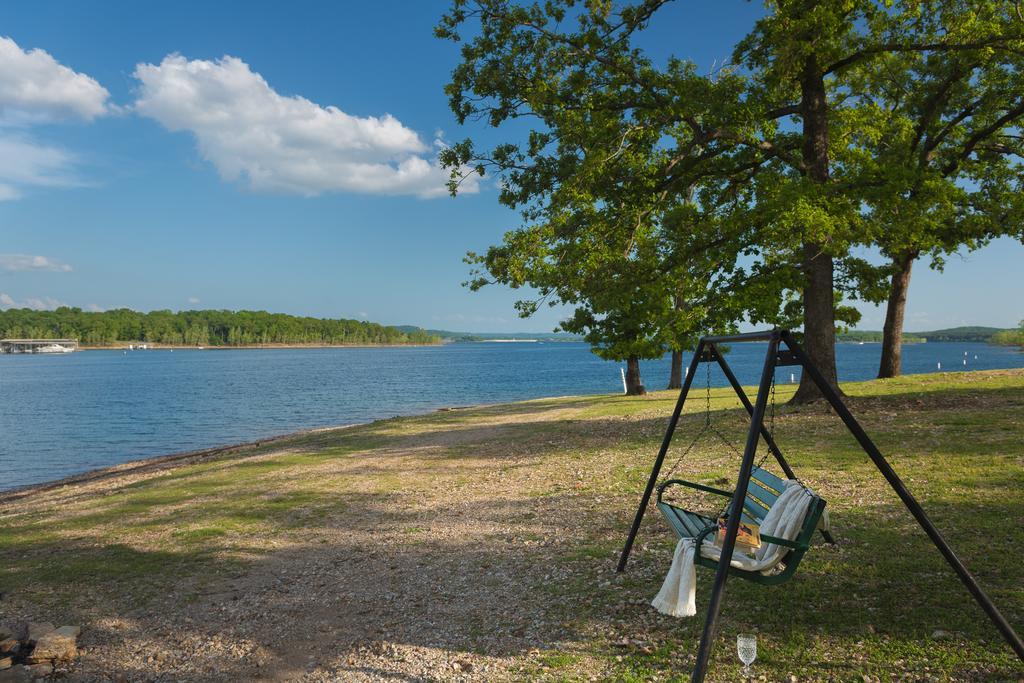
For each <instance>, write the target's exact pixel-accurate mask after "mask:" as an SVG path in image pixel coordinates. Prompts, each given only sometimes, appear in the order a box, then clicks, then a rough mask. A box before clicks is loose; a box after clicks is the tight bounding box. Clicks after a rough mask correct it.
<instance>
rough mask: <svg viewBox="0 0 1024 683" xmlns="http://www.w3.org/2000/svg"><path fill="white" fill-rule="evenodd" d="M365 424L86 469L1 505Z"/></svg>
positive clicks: (2, 499)
mask: <svg viewBox="0 0 1024 683" xmlns="http://www.w3.org/2000/svg"><path fill="white" fill-rule="evenodd" d="M365 424H367V423H365V422H356V423H353V424H346V425H333V426H330V427H313V428H312V429H300V430H298V431H294V432H287V433H285V434H275V435H273V436H268V437H266V438H263V439H254V440H252V441H240V442H237V443H230V444H223V445H220V446H211V447H209V448H200V449H198V450H194V451H179V452H177V453H169V454H163V455H152V456H147V457H144V458H136V459H134V460H128V461H126V462H122V463H118V464H116V465H109V466H107V467H99V468H95V469H90V470H86V471H85V472H80V473H78V474H72V475H69V476H67V477H61V478H60V479H48V480H45V481H41V482H38V483H35V484H25V485H23V486H16V487H14V488H12V489H3V490H0V505H3V504H7V503H11V502H14V501H16V500H18V499H19V498H24V497H25V496H28V495H31V494H34V493H40V492H43V491H52V490H53V489H58V488H61V487H64V486H69V485H72V484H85V483H89V482H93V481H100V480H103V479H109V478H111V477H120V476H124V475H126V474H144V473H148V472H156V471H161V470H168V469H173V468H177V467H182V466H184V465H191V464H194V463H198V462H203V461H205V460H209V459H211V458H215V457H217V456H221V455H230V454H233V453H237V452H238V451H241V450H245V449H250V448H261V447H263V446H279V445H281V444H283V443H285V442H289V441H293V440H295V439H298V438H301V437H303V436H309V435H310V434H320V433H324V432H334V431H340V430H343V429H352V428H353V427H360V426H363V425H365Z"/></svg>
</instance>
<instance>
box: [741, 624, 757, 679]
mask: <svg viewBox="0 0 1024 683" xmlns="http://www.w3.org/2000/svg"><path fill="white" fill-rule="evenodd" d="M736 653H737V654H738V655H739V656H740V661H741V662H743V675H744V676H750V675H751V674H752V673H753V672H752V671H751V670H750V665H751V664H753V663H754V660H755V659H757V636H755V635H753V634H751V633H741V634H739V635H738V636H736Z"/></svg>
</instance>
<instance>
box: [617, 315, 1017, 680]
mask: <svg viewBox="0 0 1024 683" xmlns="http://www.w3.org/2000/svg"><path fill="white" fill-rule="evenodd" d="M753 341H766V342H768V350H767V353H766V355H765V360H764V367H763V368H762V372H761V381H760V384H759V385H758V389H757V397H756V399H755V402H754V403H753V404H751V403H750V399H749V398H748V397H747V395H746V393H745V392H744V391H743V387H742V386H741V385H740V383H739V382H738V381H737V380H736V376H735V375H734V374H733V372H732V369H731V368H730V367H729V364H728V363H727V362H726V361H725V358H723V357H722V355H721V354H720V353H719V352H718V348H717V345H719V344H731V343H739V342H753ZM783 346H785V348H783ZM713 362H716V363H718V365H719V367H720V368H721V369H722V372H723V373H725V377H726V379H727V380H728V381H729V384H730V385H731V386H732V388H733V390H734V391H735V392H736V395H737V396H738V397H739V399H740V402H741V403H742V404H743V407H744V408H745V409H746V410H747V412H748V414H749V415H750V427H749V429H748V432H747V441H746V446H745V448H744V451H743V461H742V464H741V465H740V471H739V476H738V477H737V481H736V487H735V488H734V489H733V493H732V496H733V498H732V503H731V509H733V510H741V509H743V500H744V496H745V495H746V492H747V487H748V486H749V484H750V477H751V472H752V470H753V468H754V455H755V453H756V451H757V446H758V443H759V441H760V439H761V438H764V440H765V442H766V443H767V445H768V449H769V451H770V452H771V454H772V455H773V456H774V457H775V460H776V461H777V462H778V463H779V466H780V467H781V468H782V470H783V471H784V472H785V473H786V476H787V477H789V478H790V479H795V478H796V475H795V474H794V472H793V469H792V468H791V467H790V466H789V463H788V462H786V459H785V457H784V456H783V455H782V451H781V450H779V448H778V446H777V445H776V443H775V441H774V439H773V438H772V434H771V433H769V431H768V430H767V428H766V427H765V424H764V417H765V411H766V409H767V405H768V398H769V392H770V390H771V386H772V382H773V379H774V377H775V369H776V368H778V367H783V366H787V365H799V366H800V367H801V368H802V369H803V371H804V372H806V373H807V374H808V376H809V377H810V378H811V380H812V381H813V382H814V383H815V384H816V385H817V387H818V389H819V390H820V391H821V393H822V395H823V396H824V397H825V400H826V401H828V402H829V404H830V405H831V406H832V409H833V410H835V412H836V414H837V415H838V416H839V418H840V419H841V420H842V421H843V423H844V424H845V425H846V428H847V429H849V431H850V433H851V434H852V435H853V437H854V438H855V439H856V440H857V442H858V443H859V444H860V446H861V448H862V449H863V450H864V452H865V453H866V454H867V456H868V457H869V458H870V459H871V461H872V462H873V463H874V464H875V467H876V468H878V471H879V472H881V474H882V476H883V477H885V480H886V481H887V482H888V483H889V485H890V486H891V487H892V489H893V490H894V491H895V492H896V495H898V496H899V498H900V500H902V501H903V504H904V505H905V506H906V507H907V509H908V510H909V511H910V513H911V514H912V515H913V517H914V519H915V520H917V523H918V524H919V525H920V526H921V528H922V529H924V532H925V533H926V534H927V535H928V538H930V539H931V541H932V543H933V544H935V547H936V548H938V550H939V552H940V553H941V554H942V556H943V557H944V558H945V560H946V562H948V563H949V565H950V566H951V567H952V568H953V571H955V572H956V574H957V576H958V577H960V580H961V581H962V582H963V584H964V585H965V586H966V587H967V590H968V592H970V594H971V596H973V597H974V599H975V601H977V603H978V604H979V605H980V606H981V608H982V609H983V610H984V611H985V613H986V614H987V615H988V617H989V619H991V620H992V623H993V624H995V626H996V628H997V629H998V630H999V632H1000V634H1002V636H1003V638H1004V639H1005V640H1006V642H1007V643H1008V644H1009V645H1010V647H1011V648H1013V650H1014V652H1015V653H1016V654H1017V657H1018V658H1020V660H1021V661H1022V662H1024V641H1021V638H1020V636H1018V635H1017V633H1016V632H1015V631H1014V630H1013V627H1012V626H1010V623H1009V622H1008V621H1006V618H1005V617H1003V615H1002V614H1001V613H1000V612H999V609H998V608H997V607H996V606H995V604H994V603H993V602H992V600H991V599H990V598H989V597H988V595H986V594H985V592H984V591H983V590H982V589H981V586H979V585H978V582H977V581H976V580H975V579H974V577H973V576H972V575H971V573H970V572H969V571H968V570H967V567H965V566H964V564H963V562H961V561H960V558H959V557H957V555H956V553H954V552H953V549H952V548H950V546H949V544H948V543H947V542H946V539H945V538H943V536H942V534H941V533H939V530H938V529H937V528H935V525H934V524H932V521H931V520H930V519H929V518H928V516H927V515H926V514H925V512H924V510H923V509H922V508H921V505H920V503H918V502H917V499H916V498H914V496H913V495H912V494H911V493H910V491H909V490H908V489H907V487H906V486H905V485H904V484H903V481H902V480H901V479H900V478H899V476H898V475H897V474H896V472H895V471H894V470H893V468H892V466H891V465H890V464H889V463H888V461H887V460H886V459H885V457H884V456H883V455H882V453H881V451H879V450H878V447H877V446H875V444H874V442H872V441H871V438H870V437H869V436H868V435H867V432H865V431H864V429H863V427H861V426H860V423H858V422H857V420H856V419H855V418H854V417H853V415H852V414H851V413H850V411H849V409H848V408H847V407H846V404H844V403H843V401H842V398H841V397H840V396H839V394H838V392H836V391H835V389H833V388H832V386H831V385H830V384H829V383H828V382H826V381H825V378H824V377H823V376H822V374H821V371H820V370H818V368H817V367H815V365H814V364H813V363H811V361H810V359H808V357H807V355H806V354H805V353H804V352H803V350H802V349H801V348H800V345H799V344H798V343H797V342H796V340H795V339H794V338H793V335H792V333H790V332H789V331H788V330H768V331H764V332H749V333H746V334H735V335H723V336H710V337H703V338H701V340H700V341H699V342H698V343H697V348H696V350H695V352H694V354H693V359H692V360H691V361H690V366H689V370H688V371H687V373H686V380H685V382H684V383H683V388H682V390H681V391H680V392H679V399H678V400H677V401H676V406H675V409H674V410H673V411H672V417H671V418H670V419H669V423H668V428H667V429H666V430H665V437H664V439H663V440H662V443H661V448H660V450H659V451H658V456H657V458H656V459H655V461H654V466H653V467H652V468H651V475H650V477H649V478H648V480H647V487H646V488H645V489H644V494H643V496H642V497H641V499H640V506H639V508H638V509H637V511H636V517H635V518H634V519H633V526H632V528H630V531H629V536H628V537H627V538H626V544H625V546H624V547H623V549H622V554H621V556H620V557H619V565H618V571H620V572H621V571H624V570H625V568H626V562H627V561H628V560H629V554H630V551H631V550H632V548H633V542H634V541H635V540H636V535H637V532H638V531H639V530H640V523H641V522H642V521H643V518H644V513H645V512H646V511H647V507H648V504H649V503H650V500H651V494H652V493H653V492H654V489H655V485H656V484H657V481H658V475H659V474H660V472H661V467H662V464H663V463H664V461H665V456H666V454H667V453H668V449H669V446H670V445H671V443H672V436H673V434H674V433H675V429H676V425H677V424H678V422H679V416H680V414H681V413H682V412H683V405H684V404H685V403H686V396H687V394H688V393H689V391H690V385H691V384H692V383H693V378H694V376H695V375H696V372H697V366H698V365H699V364H700V363H713ZM739 523H740V515H730V516H729V519H728V524H727V526H726V534H725V539H724V540H723V543H722V550H721V557H720V559H719V562H718V567H717V570H716V574H715V583H714V587H713V588H712V591H711V599H710V601H709V602H708V613H707V618H706V619H705V622H704V632H703V634H702V635H701V640H700V648H699V649H698V651H697V661H696V664H695V665H694V669H693V674H692V676H691V681H694V682H699V681H703V680H704V676H705V675H706V673H707V667H708V660H709V658H710V656H711V646H712V643H713V641H714V635H715V630H716V628H717V625H718V615H719V611H720V610H721V604H722V594H723V593H724V592H725V582H726V579H727V578H728V577H729V574H730V571H729V570H730V565H731V562H732V555H733V549H734V548H735V546H736V535H737V530H738V528H739ZM826 539H827V540H829V541H831V538H829V537H827V536H826Z"/></svg>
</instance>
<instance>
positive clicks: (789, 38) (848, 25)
mask: <svg viewBox="0 0 1024 683" xmlns="http://www.w3.org/2000/svg"><path fill="white" fill-rule="evenodd" d="M666 2H667V0H641V1H640V2H638V3H636V4H635V5H629V6H624V7H623V6H614V5H613V4H612V3H610V2H598V1H594V2H587V3H577V2H573V0H560V1H558V0H549V1H548V2H545V3H535V4H520V3H518V2H513V1H512V0H455V2H454V4H453V6H452V9H451V10H450V11H449V13H448V14H447V15H445V17H444V18H443V19H442V21H441V24H440V25H439V27H438V33H439V35H441V36H442V37H445V38H450V39H453V40H461V38H462V33H464V32H466V31H465V28H464V27H465V25H466V24H467V23H472V25H473V27H472V29H471V30H470V31H469V33H470V34H471V36H472V37H471V38H470V39H469V40H468V41H466V42H465V43H464V45H463V48H462V61H461V62H460V64H459V65H458V66H457V67H456V69H455V71H454V72H453V76H452V81H451V83H450V85H449V86H448V94H449V96H450V98H451V105H452V109H453V111H454V112H455V113H456V115H457V116H458V118H459V120H460V121H466V120H469V119H473V118H480V119H484V120H486V121H487V122H488V123H489V124H490V125H492V126H495V127H499V126H503V125H505V124H508V123H511V122H514V121H516V120H524V121H528V122H530V124H531V128H532V129H533V130H532V132H531V133H530V134H529V138H528V140H527V141H525V142H523V143H522V144H514V143H507V144H502V145H498V146H496V147H495V148H494V149H492V150H478V149H476V148H475V147H474V146H473V144H472V142H469V141H467V142H464V143H461V144H459V145H456V146H455V147H453V148H452V149H451V150H449V151H448V153H447V154H446V155H445V161H446V162H447V163H448V164H449V165H451V166H452V167H454V168H456V169H464V168H466V167H471V168H474V169H476V170H478V171H480V172H483V171H484V170H487V169H490V170H493V171H495V172H497V173H498V174H499V175H501V176H502V195H501V199H502V201H503V202H504V203H506V204H507V205H509V206H512V207H516V208H520V209H522V210H523V215H524V218H525V219H526V220H530V219H532V218H535V217H536V216H537V215H539V214H540V213H543V212H544V211H545V210H547V208H548V202H550V201H551V200H552V198H553V197H554V196H555V194H556V193H557V192H558V191H559V188H561V187H562V186H563V184H567V183H569V184H572V185H573V186H574V187H575V188H576V189H575V190H574V192H575V193H583V194H586V195H588V198H589V199H591V200H592V201H594V202H598V203H601V202H605V201H607V199H606V197H607V193H608V192H609V191H612V192H619V191H620V188H619V184H620V183H622V182H633V180H628V179H624V176H623V175H622V174H619V173H617V172H616V171H615V170H614V169H615V167H616V164H614V163H613V164H612V165H611V168H612V169H613V170H611V171H609V170H608V169H609V165H608V163H607V162H608V161H609V160H612V161H616V160H618V159H620V158H621V157H622V156H626V155H634V156H635V157H643V158H644V159H645V160H646V161H645V163H647V164H648V167H649V172H650V173H651V174H653V177H649V176H647V177H645V178H644V182H645V183H647V184H649V185H650V188H649V189H651V190H653V192H652V193H648V194H647V195H646V199H644V200H642V202H641V203H643V202H645V201H650V198H651V197H654V196H658V192H662V193H665V197H666V201H668V202H669V203H670V204H672V203H678V201H679V197H681V196H683V195H684V193H686V192H689V191H691V190H692V189H693V188H695V187H696V192H697V197H698V198H697V204H698V205H699V206H700V210H701V212H702V213H703V214H704V215H705V216H706V217H708V219H709V220H710V221H711V222H712V223H714V224H716V225H723V226H728V227H727V229H725V230H723V231H722V232H723V233H724V234H725V235H727V236H728V239H730V240H733V243H732V244H731V245H724V244H722V243H721V242H717V241H710V242H707V243H705V244H704V245H703V247H704V248H705V249H709V250H712V251H714V250H715V249H722V250H723V252H724V253H725V254H730V253H731V254H735V255H739V256H742V257H743V258H741V259H740V260H739V261H733V262H729V261H728V259H726V258H722V259H712V260H718V261H719V262H720V265H721V268H722V270H723V272H724V273H726V274H728V276H729V277H728V278H727V279H729V281H730V282H731V283H733V284H734V285H736V286H734V287H731V288H729V289H728V290H727V291H728V292H730V293H736V294H739V293H743V294H744V295H745V296H747V297H748V299H747V305H746V306H745V307H744V309H745V310H742V311H736V312H737V314H738V315H737V317H736V318H735V319H736V320H739V319H740V318H741V317H745V318H746V319H747V320H749V321H750V322H768V323H772V324H778V323H780V322H795V323H797V324H802V326H803V329H804V345H805V349H806V351H807V353H808V356H809V357H810V359H811V361H812V362H814V363H815V364H816V365H817V366H818V367H819V368H820V369H821V371H822V374H823V375H824V376H825V378H826V380H827V381H828V382H830V383H831V384H832V385H833V386H835V387H836V388H838V385H837V376H836V368H835V330H836V323H837V311H839V312H840V313H841V314H843V313H851V312H852V311H851V309H849V308H839V306H840V303H841V300H842V298H843V297H844V295H850V294H852V295H855V296H857V295H860V296H862V297H866V298H869V299H870V298H873V297H876V296H877V287H875V286H874V284H875V283H874V281H873V279H874V277H875V276H876V275H877V273H874V274H872V273H870V272H869V271H868V269H866V268H864V267H863V263H860V262H858V260H857V259H852V258H850V256H849V254H850V249H851V248H852V247H854V246H856V245H865V244H871V243H872V237H873V235H874V234H875V233H874V230H875V228H876V227H877V225H878V224H877V222H875V221H872V220H870V216H868V215H865V210H864V206H865V203H864V202H865V199H864V194H863V193H864V192H865V191H866V188H865V186H864V185H863V183H861V182H859V179H860V178H861V177H862V173H861V166H860V165H859V164H858V163H857V161H858V154H863V151H862V150H858V149H856V148H855V145H854V144H853V138H854V136H855V134H856V133H858V132H862V131H861V129H864V128H865V127H866V128H867V130H868V135H870V134H871V131H872V130H873V129H874V128H875V127H876V126H875V123H874V122H873V121H871V120H868V119H865V117H863V116H861V115H860V114H861V113H862V112H863V100H861V99H859V98H857V97H855V96H854V95H856V93H852V92H851V89H850V78H851V76H850V74H853V73H855V72H856V71H857V70H858V69H865V68H868V69H870V68H880V65H882V64H886V65H889V66H895V67H898V68H902V69H905V70H906V69H909V68H910V63H911V62H909V61H907V60H904V61H899V60H889V61H888V62H886V61H885V60H886V58H887V57H890V56H893V55H920V54H935V55H943V56H945V57H950V58H951V57H955V56H956V55H960V54H962V53H966V52H970V51H977V50H994V49H1019V47H1020V45H1019V41H1018V40H1017V37H1016V35H1017V33H1019V31H1017V25H1016V24H1014V23H1013V22H1012V21H1011V19H1012V17H1010V16H1009V14H1008V10H1009V7H1010V6H1004V5H1003V4H1002V3H994V2H972V3H963V2H954V1H953V0H934V1H912V0H904V1H903V2H891V3H882V2H876V1H872V0H842V1H839V2H835V1H832V2H816V1H814V0H799V1H777V2H768V3H766V6H767V13H766V16H765V17H764V18H763V19H762V20H760V21H758V22H757V24H756V26H754V27H753V30H752V31H751V32H750V34H749V35H748V36H747V37H746V38H745V39H744V40H743V41H741V43H740V44H739V45H738V47H737V49H736V52H735V55H734V61H735V63H737V64H739V65H741V66H742V69H734V70H728V69H726V70H723V71H721V72H719V73H717V74H715V75H714V76H713V77H710V78H709V77H705V76H702V75H698V74H697V73H696V71H695V69H694V67H693V65H692V64H689V63H686V62H683V61H679V60H670V61H669V62H668V64H667V65H665V66H663V67H659V66H655V65H654V64H653V63H652V62H651V61H650V60H649V59H648V58H647V57H646V56H645V55H644V53H643V52H642V51H641V50H639V49H638V48H637V47H636V45H635V43H636V40H635V37H636V34H637V32H638V31H639V30H640V29H642V28H643V27H645V26H646V25H647V24H648V23H649V22H651V21H656V20H657V18H656V13H657V10H658V9H659V8H660V7H661V6H663V5H664V4H666ZM979 12H980V13H981V14H982V15H983V20H981V21H975V20H973V19H972V17H974V16H975V15H977V14H978V13H979ZM907 83H908V86H909V87H911V88H914V87H917V86H916V84H915V82H914V81H913V79H909V80H908V81H907ZM976 151H977V150H975V149H971V150H968V151H967V156H971V155H972V154H974V153H975V152H976ZM581 166H582V168H583V169H584V172H583V173H580V169H581ZM454 184H457V180H456V181H455V182H454ZM566 206H568V205H566ZM691 227H692V226H691ZM700 236H701V233H700V231H699V230H697V231H695V232H694V233H692V234H691V236H690V237H688V238H686V239H683V240H681V241H683V242H685V243H686V244H687V245H688V248H687V249H683V250H680V251H679V252H678V253H677V254H676V255H675V256H673V257H671V258H675V259H680V258H683V256H681V255H687V254H689V255H692V254H693V253H694V251H693V250H694V249H697V248H700V247H699V246H698V245H699V243H700V242H701V240H700ZM670 260H671V259H670ZM677 262H678V261H677ZM837 266H838V272H837ZM794 314H795V315H794ZM841 317H843V316H842V315H840V318H841ZM848 318H849V316H848ZM818 394H819V392H818V390H817V388H816V386H815V385H814V384H812V383H811V382H810V381H809V377H808V376H807V375H806V373H805V374H804V376H803V380H802V382H801V385H800V387H799V389H798V391H797V393H796V396H795V399H794V400H796V401H807V400H813V399H815V398H817V396H818Z"/></svg>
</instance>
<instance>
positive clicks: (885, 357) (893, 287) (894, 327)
mask: <svg viewBox="0 0 1024 683" xmlns="http://www.w3.org/2000/svg"><path fill="white" fill-rule="evenodd" d="M915 260H917V252H916V251H908V252H904V253H902V254H898V255H897V256H894V257H893V259H892V261H893V265H894V266H896V272H895V273H893V274H892V281H891V283H890V286H889V302H888V303H887V304H886V307H885V326H884V327H883V328H882V361H881V363H879V364H878V377H879V379H882V378H885V377H899V376H900V373H901V372H902V364H903V314H904V312H905V311H906V309H907V290H908V289H910V270H911V268H913V267H914V261H915Z"/></svg>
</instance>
